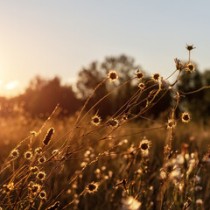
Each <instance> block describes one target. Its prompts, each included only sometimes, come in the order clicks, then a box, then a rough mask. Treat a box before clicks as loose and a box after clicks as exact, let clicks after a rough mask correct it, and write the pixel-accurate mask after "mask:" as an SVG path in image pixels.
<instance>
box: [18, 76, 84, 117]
mask: <svg viewBox="0 0 210 210" xmlns="http://www.w3.org/2000/svg"><path fill="white" fill-rule="evenodd" d="M19 100H21V101H24V109H25V110H26V111H27V112H29V113H30V114H32V115H33V116H40V115H42V116H43V115H46V114H47V115H49V114H50V113H51V112H52V111H53V110H54V108H55V107H56V105H57V104H59V105H60V107H61V109H62V110H61V114H63V115H64V114H65V115H70V114H73V113H74V112H75V111H76V110H78V109H79V108H80V106H81V102H80V101H79V100H78V99H77V98H76V95H75V93H74V91H73V89H72V87H71V86H67V85H61V82H60V79H59V78H58V77H55V78H53V79H51V80H46V79H43V78H41V77H36V78H34V79H33V80H32V81H31V82H30V85H29V87H28V88H27V89H26V91H25V93H24V94H23V95H21V96H20V99H19Z"/></svg>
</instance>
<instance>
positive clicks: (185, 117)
mask: <svg viewBox="0 0 210 210" xmlns="http://www.w3.org/2000/svg"><path fill="white" fill-rule="evenodd" d="M181 119H182V122H183V123H189V122H190V120H191V118H190V114H189V113H188V112H183V113H182V115H181Z"/></svg>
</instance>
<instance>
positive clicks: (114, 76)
mask: <svg viewBox="0 0 210 210" xmlns="http://www.w3.org/2000/svg"><path fill="white" fill-rule="evenodd" d="M107 77H108V79H109V80H110V81H115V80H117V79H118V75H117V72H116V71H114V70H111V71H110V72H109V73H108V75H107Z"/></svg>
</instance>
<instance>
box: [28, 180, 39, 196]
mask: <svg viewBox="0 0 210 210" xmlns="http://www.w3.org/2000/svg"><path fill="white" fill-rule="evenodd" d="M28 189H29V190H30V191H31V192H32V193H33V194H35V195H36V194H37V193H39V192H40V190H41V185H40V184H37V183H34V182H30V183H29V184H28Z"/></svg>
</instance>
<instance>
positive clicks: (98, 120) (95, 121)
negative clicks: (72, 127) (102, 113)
mask: <svg viewBox="0 0 210 210" xmlns="http://www.w3.org/2000/svg"><path fill="white" fill-rule="evenodd" d="M91 123H92V124H93V125H95V126H98V125H99V124H100V123H101V118H100V117H99V116H98V115H94V116H93V117H92V119H91Z"/></svg>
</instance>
